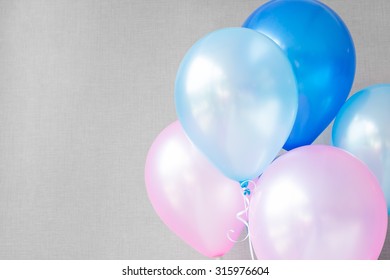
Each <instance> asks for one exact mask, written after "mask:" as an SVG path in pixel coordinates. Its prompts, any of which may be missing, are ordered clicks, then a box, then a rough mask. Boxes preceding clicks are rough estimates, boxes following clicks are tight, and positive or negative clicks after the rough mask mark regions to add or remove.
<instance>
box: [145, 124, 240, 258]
mask: <svg viewBox="0 0 390 280" xmlns="http://www.w3.org/2000/svg"><path fill="white" fill-rule="evenodd" d="M145 183H146V188H147V191H148V195H149V199H150V201H151V203H152V205H153V207H154V209H155V211H156V212H157V214H158V215H159V216H160V218H161V219H162V220H163V222H164V223H165V224H166V225H167V226H168V227H169V228H170V229H171V230H172V231H173V232H175V233H176V234H177V235H178V236H179V237H181V238H182V239H183V240H184V241H186V242H187V243H188V244H189V245H191V246H192V247H193V248H194V249H196V250H197V251H198V252H200V253H202V254H203V255H205V256H208V257H218V256H222V255H224V254H225V253H226V252H228V251H229V250H230V249H231V248H232V246H233V245H234V242H232V241H231V240H229V239H228V237H227V234H228V233H229V231H230V230H233V231H234V232H231V233H230V237H231V238H232V239H233V240H237V239H238V238H239V235H240V233H241V231H242V228H243V223H242V222H240V221H239V220H238V219H237V218H236V214H237V213H238V212H240V211H242V210H243V208H244V202H243V198H242V193H241V188H240V184H239V183H238V182H235V181H232V180H230V179H228V178H226V177H224V176H223V175H222V174H221V173H220V171H218V170H217V169H216V168H215V167H214V166H212V165H211V164H210V163H209V162H208V160H207V159H206V158H205V157H204V156H203V155H202V154H201V153H200V152H199V151H198V150H197V149H196V148H195V146H194V145H193V144H192V143H191V142H190V141H189V139H188V138H187V136H186V135H185V133H184V131H183V129H182V127H181V125H180V123H179V122H178V121H176V122H174V123H173V124H171V125H170V126H168V127H167V128H165V129H164V130H163V131H162V132H161V133H160V135H159V136H158V137H157V138H156V140H155V141H154V143H153V144H152V146H151V148H150V150H149V153H148V156H147V159H146V166H145Z"/></svg>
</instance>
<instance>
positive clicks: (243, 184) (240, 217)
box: [226, 180, 256, 260]
mask: <svg viewBox="0 0 390 280" xmlns="http://www.w3.org/2000/svg"><path fill="white" fill-rule="evenodd" d="M250 183H251V184H253V186H254V188H256V183H255V182H254V181H252V180H245V181H242V182H241V188H242V189H243V192H242V197H243V199H244V210H242V211H240V212H238V213H237V214H236V218H237V220H239V221H240V222H242V223H243V224H244V225H245V227H246V229H247V234H246V236H245V237H244V238H243V239H241V240H234V239H233V238H231V236H230V233H234V232H235V231H234V230H233V229H230V230H229V231H228V232H227V233H226V236H227V238H228V239H229V240H230V241H231V242H234V243H238V242H243V241H245V240H247V239H248V242H249V251H250V254H251V258H252V260H254V259H255V258H254V254H253V247H252V242H251V237H250V232H249V223H248V210H249V198H248V196H249V195H250V194H251V190H250V189H249V184H250ZM244 215H245V218H243V216H244Z"/></svg>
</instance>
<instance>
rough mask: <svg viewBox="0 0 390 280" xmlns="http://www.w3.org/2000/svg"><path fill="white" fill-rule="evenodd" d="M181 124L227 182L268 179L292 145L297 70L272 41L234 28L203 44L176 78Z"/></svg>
mask: <svg viewBox="0 0 390 280" xmlns="http://www.w3.org/2000/svg"><path fill="white" fill-rule="evenodd" d="M175 102H176V111H177V115H178V118H179V121H180V122H181V124H182V125H183V128H184V130H185V131H186V133H187V135H188V136H189V137H190V139H191V140H192V142H193V143H194V144H195V145H196V146H197V147H198V148H199V149H200V150H201V151H202V152H203V153H204V154H205V155H206V156H207V157H208V159H209V160H210V161H211V162H212V163H213V164H214V165H215V166H216V167H217V168H218V169H219V170H221V171H222V173H224V174H225V175H226V176H227V177H229V178H232V179H234V180H237V181H243V180H246V179H252V178H255V177H257V176H258V175H260V174H261V173H262V172H263V170H264V169H265V168H266V167H267V166H268V164H269V163H271V161H272V160H273V159H274V158H275V156H276V155H277V153H278V152H279V151H280V149H281V148H282V146H283V144H284V143H285V141H286V139H287V137H288V135H289V134H290V131H291V129H292V126H293V123H294V120H295V116H296V112H297V104H298V101H297V88H296V82H295V77H294V74H293V71H292V68H291V65H290V63H289V61H288V59H287V57H286V56H285V55H284V53H283V52H282V50H281V49H280V48H279V47H278V46H277V45H276V44H275V43H274V42H273V41H272V40H270V39H269V38H268V37H266V36H264V35H261V34H259V33H258V32H255V31H253V30H249V29H246V28H226V29H221V30H217V31H215V32H212V33H210V34H209V35H207V36H205V37H204V38H202V39H200V40H199V41H198V42H197V43H196V44H195V45H194V46H192V47H191V49H190V50H189V51H188V52H187V54H186V55H185V57H184V59H183V60H182V62H181V65H180V68H179V70H178V73H177V77H176V84H175Z"/></svg>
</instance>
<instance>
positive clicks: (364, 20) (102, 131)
mask: <svg viewBox="0 0 390 280" xmlns="http://www.w3.org/2000/svg"><path fill="white" fill-rule="evenodd" d="M264 2H265V1H239V0H236V1H233V0H218V1H215V0H214V1H205V0H201V1H199V0H196V1H195V0H191V1H189V0H186V1H180V0H172V1H168V0H164V1H150V0H146V1H145V0H144V1H142V0H133V1H130V0H129V1H125V0H102V1H93V0H72V1H58V0H37V1H32V0H24V1H23V0H21V1H18V0H14V1H6V0H0V258H1V259H201V258H203V257H202V256H201V255H199V254H198V253H197V252H195V251H194V250H193V249H191V248H190V247H188V246H187V245H186V244H184V242H182V241H181V240H180V239H179V238H177V237H176V236H175V235H174V234H173V233H171V232H170V231H169V230H168V229H167V228H166V227H165V226H164V224H163V223H162V222H161V221H160V220H159V218H158V217H157V215H156V214H155V213H154V211H153V209H152V207H151V205H150V203H149V201H148V198H147V196H146V191H145V185H144V175H143V169H144V162H145V157H146V153H147V150H148V148H149V146H150V145H151V143H152V141H153V140H154V138H155V137H156V136H157V134H158V133H159V132H160V131H161V130H162V129H163V128H164V127H165V126H166V125H168V124H169V123H171V122H172V121H174V120H175V119H176V116H175V108H174V103H173V87H174V80H175V75H176V70H177V67H178V65H179V63H180V60H181V58H182V57H183V55H184V54H185V52H186V50H187V49H188V48H189V47H190V46H191V45H192V44H193V43H194V42H195V41H196V40H198V39H199V38H201V37H202V36H204V35H205V34H206V33H209V32H211V31H213V30H216V29H218V28H222V27H229V26H240V25H241V24H242V22H243V21H244V20H245V19H246V17H247V16H248V15H249V14H250V13H251V12H252V11H253V10H254V9H255V8H256V7H258V6H259V5H260V4H262V3H264ZM324 2H325V3H326V4H328V5H329V6H331V7H332V8H333V9H334V10H336V11H337V12H338V13H339V15H340V16H341V17H342V18H343V19H344V20H345V22H346V23H347V25H348V26H349V28H350V31H351V33H352V35H353V38H354V40H355V44H356V51H357V73H356V79H355V84H354V87H353V92H354V91H356V90H358V89H361V88H363V87H365V86H368V85H370V84H374V83H379V82H390V77H389V73H390V53H389V45H390V31H389V30H390V20H389V17H388V13H389V12H390V1H387V0H382V1H381V0H375V1H367V0H355V1H342V0H339V1H336V0H327V1H324ZM329 135H330V134H329V129H328V130H327V131H326V132H325V133H324V134H323V135H322V136H321V137H320V138H319V140H318V141H317V142H318V143H328V142H329ZM382 257H383V258H390V244H389V242H388V243H387V245H386V247H385V249H384V252H383V254H382ZM225 258H226V259H245V258H249V252H248V249H247V244H246V243H244V244H237V245H236V246H235V248H234V249H233V250H232V251H231V252H230V253H228V254H227V255H226V256H225Z"/></svg>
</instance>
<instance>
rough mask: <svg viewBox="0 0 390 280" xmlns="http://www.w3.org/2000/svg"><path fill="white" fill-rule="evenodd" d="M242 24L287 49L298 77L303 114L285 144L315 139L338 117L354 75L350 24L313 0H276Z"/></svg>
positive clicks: (299, 110)
mask: <svg viewBox="0 0 390 280" xmlns="http://www.w3.org/2000/svg"><path fill="white" fill-rule="evenodd" d="M243 27H247V28H250V29H254V30H256V31H258V32H260V33H263V34H265V35H267V36H268V37H269V38H271V39H272V40H273V41H274V42H276V43H277V44H278V45H279V46H280V47H281V48H282V49H283V50H284V52H285V53H286V54H287V56H288V58H289V60H290V62H291V64H292V66H293V69H294V73H295V76H296V79H297V84H298V94H299V105H298V114H297V118H296V120H295V123H294V127H293V129H292V131H291V134H290V136H289V138H288V140H287V142H286V143H285V145H284V147H283V148H284V149H286V150H291V149H293V148H296V147H299V146H303V145H309V144H311V143H312V142H313V141H314V140H315V139H316V138H317V136H318V135H320V134H321V132H322V131H323V130H324V129H325V128H326V127H327V126H328V125H329V123H330V122H331V121H332V120H333V119H334V117H335V116H336V114H337V112H338V111H339V110H340V108H341V106H342V105H343V103H344V102H345V100H346V98H347V97H348V94H349V91H350V90H351V87H352V83H353V79H354V76H355V48H354V44H353V41H352V37H351V35H350V33H349V31H348V28H347V27H346V25H345V24H344V22H343V21H342V20H341V18H340V17H339V16H338V15H337V14H336V13H335V12H334V11H333V10H331V9H330V8H329V7H327V6H326V5H324V4H322V3H320V2H318V1H310V0H288V1H286V0H284V1H283V0H275V1H270V2H268V3H266V4H265V5H263V6H261V7H259V8H258V9H257V10H255V11H254V12H253V14H252V15H250V16H249V18H248V19H247V20H246V21H245V23H244V25H243Z"/></svg>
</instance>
